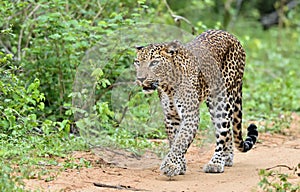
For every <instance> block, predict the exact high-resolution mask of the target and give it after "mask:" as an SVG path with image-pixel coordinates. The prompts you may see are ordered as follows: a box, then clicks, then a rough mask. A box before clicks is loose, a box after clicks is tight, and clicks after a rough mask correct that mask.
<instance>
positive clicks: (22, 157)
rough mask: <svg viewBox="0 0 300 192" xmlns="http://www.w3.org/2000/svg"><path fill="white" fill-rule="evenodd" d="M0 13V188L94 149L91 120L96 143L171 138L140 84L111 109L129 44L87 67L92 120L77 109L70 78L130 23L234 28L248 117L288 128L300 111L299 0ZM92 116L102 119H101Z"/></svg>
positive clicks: (90, 1)
mask: <svg viewBox="0 0 300 192" xmlns="http://www.w3.org/2000/svg"><path fill="white" fill-rule="evenodd" d="M291 2H294V4H295V5H294V6H289V5H290V3H291ZM0 11H1V14H0V128H1V129H0V143H1V148H0V157H1V161H0V191H23V187H22V186H23V184H22V179H23V178H31V177H36V174H35V173H34V174H33V171H32V167H33V166H36V165H40V166H42V165H43V164H47V165H48V164H50V165H51V164H52V165H55V164H57V163H58V162H57V161H56V160H55V158H53V157H64V156H66V154H67V153H69V152H71V151H74V150H87V149H89V148H90V147H93V146H94V145H95V143H93V142H92V143H91V142H89V141H87V137H83V136H82V134H84V132H82V130H84V129H82V128H84V127H85V126H90V127H97V126H98V127H101V129H100V130H97V133H94V134H96V135H97V136H99V137H100V136H101V138H105V140H104V139H99V140H101V141H102V142H101V143H97V145H99V144H101V145H108V144H109V145H110V146H115V147H122V148H127V149H131V150H133V151H136V152H138V151H139V150H141V149H144V148H153V149H154V148H155V147H157V146H155V144H153V143H152V142H149V139H153V138H155V139H163V138H165V133H164V130H163V125H162V124H161V122H160V121H156V122H153V121H151V118H153V109H152V108H151V106H150V105H149V103H151V102H154V101H157V96H156V95H155V94H154V95H153V96H145V95H143V93H141V92H139V90H138V88H134V90H133V91H132V92H130V93H127V94H128V95H127V98H128V99H127V101H126V102H125V103H124V104H123V105H122V106H121V107H120V108H119V109H118V110H115V109H114V108H113V107H112V105H113V104H112V103H111V94H112V90H113V88H114V87H116V86H122V84H118V82H117V80H118V77H119V76H120V74H121V73H123V72H124V71H126V70H128V69H132V63H133V58H134V52H133V51H132V50H127V51H126V53H124V52H120V53H118V54H116V55H113V56H112V58H114V59H112V60H110V61H109V62H108V64H107V65H105V67H103V68H99V67H98V68H96V69H95V70H94V71H92V72H91V73H92V74H90V75H93V76H94V77H95V78H96V79H97V83H96V85H95V89H96V90H95V93H96V94H95V95H96V99H95V101H94V102H93V104H92V106H93V107H92V110H93V115H94V116H93V117H90V116H89V115H88V114H87V112H86V111H81V112H80V113H82V115H83V117H84V118H85V121H84V122H81V123H77V124H76V122H75V121H76V119H75V118H74V113H76V112H78V110H79V109H78V108H75V107H74V105H72V96H74V95H75V94H77V95H79V96H78V97H81V98H83V99H84V96H85V95H84V93H76V92H74V89H73V83H74V81H75V77H76V71H77V70H78V68H79V66H80V64H81V62H82V60H83V59H84V56H85V53H86V51H87V50H88V49H90V48H91V47H93V46H94V45H97V43H98V42H100V41H105V38H106V37H107V36H108V35H109V34H113V33H114V32H116V31H118V30H120V29H122V28H124V27H131V28H135V27H137V26H139V25H140V24H149V23H159V24H167V25H171V26H177V27H179V28H182V29H183V30H186V31H188V32H190V33H193V34H194V35H196V34H200V33H201V32H203V31H205V30H206V29H211V28H213V29H224V30H228V31H229V32H231V33H233V34H235V35H236V36H237V37H238V38H239V40H240V41H241V42H242V44H243V46H244V47H245V49H246V52H247V65H246V71H245V77H244V98H243V100H244V109H243V110H244V114H245V115H244V117H245V120H244V122H245V123H247V124H248V121H250V120H251V121H256V122H263V124H261V126H260V127H259V129H260V131H262V132H267V131H268V132H278V133H284V130H285V129H287V128H288V127H289V123H290V120H291V119H290V117H291V113H292V112H296V113H299V111H300V105H299V104H300V94H299V93H300V81H299V80H298V77H299V76H300V72H299V66H298V63H299V60H300V52H299V47H300V14H299V13H300V12H299V11H300V7H299V3H298V1H288V0H265V1H260V0H252V1H243V0H221V1H220V0H201V1H199V0H189V1H176V0H168V1H167V0H124V1H109V0H84V1H83V0H73V1H69V0H53V1H48V0H28V1H21V0H15V1H10V0H3V1H1V2H0ZM272 12H273V14H274V13H275V15H276V14H277V17H276V18H275V19H273V20H274V21H272V19H269V20H268V22H269V23H270V25H262V22H260V20H261V18H262V17H263V16H264V15H267V14H269V13H272ZM271 23H274V25H271ZM119 49H120V50H122V47H120V48H119ZM125 94H126V93H125ZM203 108H205V107H204V106H203ZM203 110H205V109H203ZM154 111H155V110H154ZM126 118H128V119H129V120H127V121H126ZM93 119H99V120H98V121H96V122H97V123H98V124H97V125H95V124H93V123H95V122H94V121H93ZM149 121H151V123H149ZM209 125H210V121H209V117H208V115H207V114H205V113H203V114H201V124H200V129H201V130H206V129H207V128H209ZM80 130H81V131H80ZM89 134H90V133H89ZM64 166H65V167H72V166H74V165H73V164H72V163H70V161H68V162H65V163H64ZM76 166H77V167H78V166H89V163H88V162H86V161H85V160H82V162H81V163H80V164H77V165H76ZM39 174H40V175H43V174H47V169H46V168H45V169H43V171H40V172H39ZM49 179H52V178H49Z"/></svg>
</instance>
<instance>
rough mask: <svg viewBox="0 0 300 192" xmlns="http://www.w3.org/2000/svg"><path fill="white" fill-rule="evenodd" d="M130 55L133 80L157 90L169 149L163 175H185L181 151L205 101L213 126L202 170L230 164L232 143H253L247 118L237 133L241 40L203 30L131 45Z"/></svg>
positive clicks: (242, 62) (239, 123) (148, 89)
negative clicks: (244, 130)
mask: <svg viewBox="0 0 300 192" xmlns="http://www.w3.org/2000/svg"><path fill="white" fill-rule="evenodd" d="M135 49H136V58H135V59H134V61H133V64H134V66H135V71H136V81H135V82H136V84H137V86H139V87H141V88H142V90H143V92H144V93H145V94H151V93H153V92H154V91H155V90H157V92H158V96H159V99H160V103H161V106H162V109H163V114H164V125H165V130H166V135H167V138H168V141H169V151H168V153H167V154H166V156H165V157H164V158H163V160H162V163H161V166H160V170H161V172H162V173H163V174H164V175H166V176H168V177H170V178H171V177H173V176H176V175H184V174H185V173H186V170H187V162H186V159H185V156H186V152H187V150H188V148H189V146H190V145H191V143H192V142H193V140H194V138H195V135H196V133H197V130H198V126H199V121H200V112H199V108H200V104H201V103H202V102H205V103H206V106H207V108H208V112H209V114H210V118H211V122H212V124H211V125H212V126H213V127H214V130H215V138H216V143H215V149H214V153H213V155H212V157H211V159H210V160H209V162H208V163H207V164H205V165H204V166H203V171H204V172H205V173H223V172H224V167H225V166H228V167H231V166H233V157H234V146H235V147H236V148H237V149H238V150H239V151H241V152H247V151H249V150H250V149H252V148H253V146H254V145H255V143H256V141H257V138H258V130H257V126H256V125H255V124H254V123H251V124H250V125H249V126H248V128H247V136H246V137H245V138H244V139H243V134H242V85H243V75H244V68H245V60H246V53H245V50H244V48H243V47H242V45H241V43H240V41H239V40H238V39H237V38H236V37H235V36H234V35H232V34H230V33H229V32H226V31H223V30H214V29H211V30H207V31H205V32H203V33H201V34H200V35H199V36H197V37H195V38H194V39H193V40H192V41H190V42H188V43H182V42H180V41H178V40H173V41H170V42H162V43H150V44H147V45H143V46H136V47H135Z"/></svg>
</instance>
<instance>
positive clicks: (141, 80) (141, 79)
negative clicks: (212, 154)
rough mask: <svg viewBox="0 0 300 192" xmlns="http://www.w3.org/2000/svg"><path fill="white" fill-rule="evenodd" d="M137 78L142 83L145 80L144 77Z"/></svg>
mask: <svg viewBox="0 0 300 192" xmlns="http://www.w3.org/2000/svg"><path fill="white" fill-rule="evenodd" d="M137 80H138V81H140V82H141V83H143V82H144V81H145V80H146V78H137Z"/></svg>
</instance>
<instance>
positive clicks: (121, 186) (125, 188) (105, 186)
mask: <svg viewBox="0 0 300 192" xmlns="http://www.w3.org/2000/svg"><path fill="white" fill-rule="evenodd" d="M94 185H95V186H96V187H104V188H111V189H120V190H129V191H148V190H145V189H137V188H134V187H131V186H126V185H108V184H104V183H94Z"/></svg>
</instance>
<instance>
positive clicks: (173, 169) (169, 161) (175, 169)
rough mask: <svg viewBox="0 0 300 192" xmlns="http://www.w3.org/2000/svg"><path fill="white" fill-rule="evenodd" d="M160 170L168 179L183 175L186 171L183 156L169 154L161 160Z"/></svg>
mask: <svg viewBox="0 0 300 192" xmlns="http://www.w3.org/2000/svg"><path fill="white" fill-rule="evenodd" d="M160 170H161V171H162V173H163V174H164V175H166V176H168V177H173V176H176V175H184V174H185V171H186V161H185V158H184V155H177V154H175V153H174V152H169V153H168V154H167V156H166V157H165V159H164V160H163V162H162V164H161V166H160Z"/></svg>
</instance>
